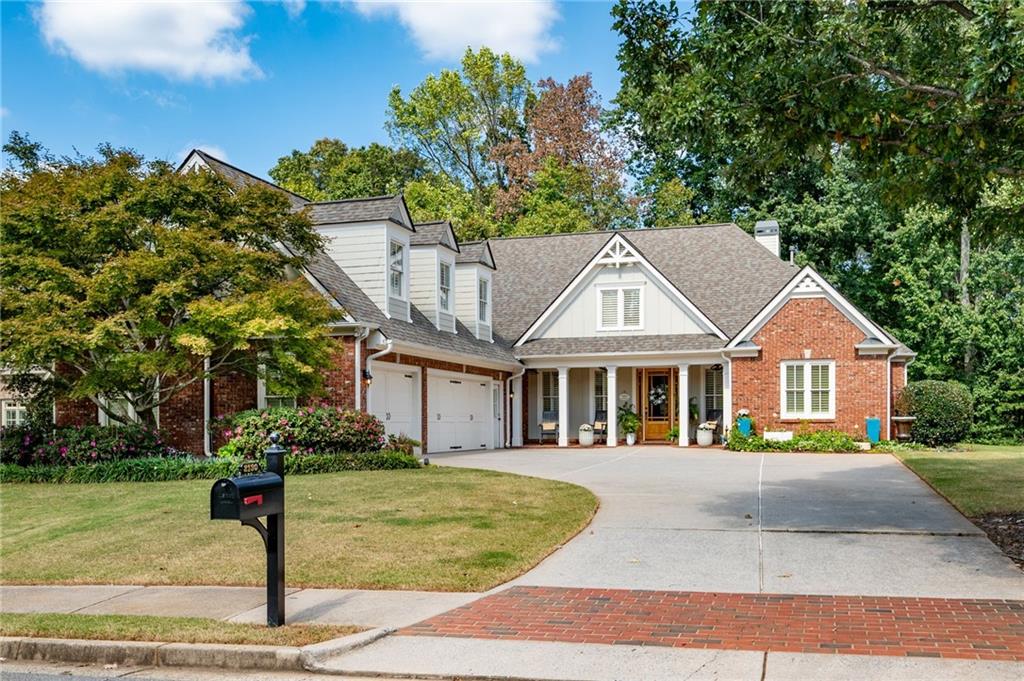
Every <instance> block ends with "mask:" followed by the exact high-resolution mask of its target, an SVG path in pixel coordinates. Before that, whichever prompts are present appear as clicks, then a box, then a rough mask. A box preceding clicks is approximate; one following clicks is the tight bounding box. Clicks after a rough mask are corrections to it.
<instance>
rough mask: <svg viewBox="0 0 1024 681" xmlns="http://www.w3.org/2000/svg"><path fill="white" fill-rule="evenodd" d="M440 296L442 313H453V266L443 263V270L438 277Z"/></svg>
mask: <svg viewBox="0 0 1024 681" xmlns="http://www.w3.org/2000/svg"><path fill="white" fill-rule="evenodd" d="M437 281H438V295H439V297H440V304H441V311H442V312H451V311H452V266H451V265H450V264H448V263H446V262H443V263H441V269H440V272H439V273H438V277H437Z"/></svg>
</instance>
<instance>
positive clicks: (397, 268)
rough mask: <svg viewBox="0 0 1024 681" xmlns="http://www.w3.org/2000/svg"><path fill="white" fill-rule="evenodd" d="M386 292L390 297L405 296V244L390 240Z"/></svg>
mask: <svg viewBox="0 0 1024 681" xmlns="http://www.w3.org/2000/svg"><path fill="white" fill-rule="evenodd" d="M388 263H389V265H388V271H389V277H388V293H390V294H391V297H392V298H402V299H404V298H405V244H403V243H402V242H401V241H394V240H392V241H391V246H390V249H389V258H388Z"/></svg>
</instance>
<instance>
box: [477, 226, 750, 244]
mask: <svg viewBox="0 0 1024 681" xmlns="http://www.w3.org/2000/svg"><path fill="white" fill-rule="evenodd" d="M711 227H736V228H738V229H743V228H742V227H740V226H739V225H737V224H736V223H735V222H709V223H707V224H694V225H672V226H671V227H637V228H635V229H591V230H587V231H586V232H555V233H554V234H520V235H514V236H494V237H490V238H488V239H483V240H481V241H513V240H516V239H548V238H551V237H559V236H586V235H591V234H608V235H612V234H622V235H624V236H625V235H627V234H636V233H643V232H666V231H669V230H679V229H706V228H711ZM744 231H745V230H744Z"/></svg>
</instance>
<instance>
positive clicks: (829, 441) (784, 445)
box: [726, 428, 860, 453]
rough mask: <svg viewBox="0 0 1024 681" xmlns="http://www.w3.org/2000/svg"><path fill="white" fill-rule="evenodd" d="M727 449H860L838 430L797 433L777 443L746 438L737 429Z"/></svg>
mask: <svg viewBox="0 0 1024 681" xmlns="http://www.w3.org/2000/svg"><path fill="white" fill-rule="evenodd" d="M726 447H727V448H728V449H731V450H733V451H735V452H826V453H832V452H857V451H860V447H858V446H857V441H856V440H854V439H853V438H852V437H850V436H849V435H847V434H846V433H843V432H841V431H838V430H820V431H816V432H806V433H796V434H794V435H793V439H792V440H786V441H785V442H777V441H775V440H765V439H764V438H763V437H761V436H760V435H750V436H747V437H744V436H743V435H741V434H740V432H739V430H738V429H737V428H733V429H732V430H730V431H729V440H728V442H726Z"/></svg>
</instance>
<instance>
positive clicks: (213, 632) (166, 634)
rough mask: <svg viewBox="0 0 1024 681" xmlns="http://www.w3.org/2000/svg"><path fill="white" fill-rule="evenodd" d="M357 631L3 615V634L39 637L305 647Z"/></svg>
mask: <svg viewBox="0 0 1024 681" xmlns="http://www.w3.org/2000/svg"><path fill="white" fill-rule="evenodd" d="M357 631H360V629H359V628H358V627H339V626H328V625H323V624H310V625H304V624H300V625H294V624H293V625H288V626H284V627H277V628H275V629H268V628H267V627H265V626H260V625H255V624H236V623H234V622H221V621H219V620H210V619H202V618H199V617H152V616H147V615H59V614H35V613H33V614H15V613H0V636H31V637H33V638H83V639H89V640H97V641H160V642H163V643H242V644H251V645H275V646H305V645H309V644H311V643H319V642H320V641H329V640H331V639H332V638H339V637H341V636H347V635H348V634H354V633H355V632H357Z"/></svg>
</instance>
